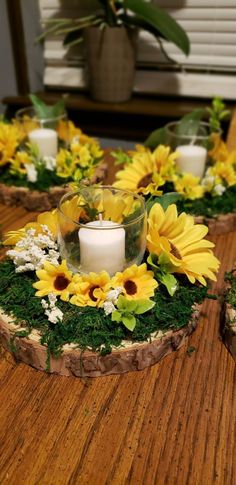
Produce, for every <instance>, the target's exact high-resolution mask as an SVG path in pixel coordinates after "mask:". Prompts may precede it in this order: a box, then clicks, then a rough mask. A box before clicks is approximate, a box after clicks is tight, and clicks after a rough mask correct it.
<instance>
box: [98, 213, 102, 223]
mask: <svg viewBox="0 0 236 485" xmlns="http://www.w3.org/2000/svg"><path fill="white" fill-rule="evenodd" d="M98 218H99V222H100V226H102V214H101V212H100V213H99V214H98Z"/></svg>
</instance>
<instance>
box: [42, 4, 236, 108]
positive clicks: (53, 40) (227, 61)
mask: <svg viewBox="0 0 236 485" xmlns="http://www.w3.org/2000/svg"><path fill="white" fill-rule="evenodd" d="M153 3H156V4H157V5H158V6H160V7H162V8H165V9H166V10H167V11H168V12H169V13H170V14H171V15H172V16H173V17H174V18H175V20H177V21H178V22H179V24H180V25H181V26H182V27H183V28H184V29H185V30H186V32H187V33H188V35H189V38H190V42H191V53H190V55H189V56H188V57H185V55H184V54H182V52H181V51H180V50H179V49H178V48H177V47H176V46H175V45H173V44H171V43H168V42H165V43H164V47H165V49H166V51H167V52H168V55H169V56H170V57H171V58H172V59H173V60H175V61H176V63H178V64H170V63H169V62H168V61H167V59H166V58H165V57H164V56H163V54H162V52H161V49H160V46H159V44H158V42H157V41H156V39H155V38H154V37H153V36H152V35H151V34H148V33H147V32H145V31H142V32H140V34H139V39H138V53H137V67H136V76H135V84H134V91H136V92H139V93H149V94H152V93H153V94H172V95H185V96H201V97H212V96H215V95H218V96H222V97H223V98H225V99H236V0H224V2H222V0H221V2H219V0H153ZM39 4H40V12H41V18H42V19H47V18H53V17H65V18H71V17H78V16H79V15H86V14H87V13H89V12H91V10H93V8H94V7H95V5H96V1H89V2H88V1H86V0H39ZM44 59H45V72H44V83H45V85H46V86H48V87H51V88H52V87H54V88H61V87H63V88H71V89H73V88H77V89H78V88H83V87H85V86H86V60H85V59H84V53H83V48H82V46H81V45H80V46H74V47H73V48H72V49H69V50H68V49H66V48H65V47H64V46H63V42H62V39H60V38H58V37H53V36H51V37H48V38H47V40H46V42H45V48H44Z"/></svg>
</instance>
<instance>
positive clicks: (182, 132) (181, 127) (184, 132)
mask: <svg viewBox="0 0 236 485" xmlns="http://www.w3.org/2000/svg"><path fill="white" fill-rule="evenodd" d="M203 114H204V109H202V108H197V109H195V110H193V111H192V112H191V113H188V114H187V115H185V116H183V117H182V118H181V119H180V121H179V123H178V124H177V128H176V135H178V136H195V135H196V134H197V132H198V130H199V125H200V122H201V120H202V117H203Z"/></svg>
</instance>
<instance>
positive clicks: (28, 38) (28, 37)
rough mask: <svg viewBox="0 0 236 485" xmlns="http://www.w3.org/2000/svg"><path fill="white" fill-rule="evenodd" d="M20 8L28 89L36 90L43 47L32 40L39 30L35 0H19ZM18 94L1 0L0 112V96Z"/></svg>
mask: <svg viewBox="0 0 236 485" xmlns="http://www.w3.org/2000/svg"><path fill="white" fill-rule="evenodd" d="M21 9H22V16H23V25H24V36H25V46H26V55H27V63H28V76H29V82H30V91H31V92H35V91H40V90H42V89H43V53H42V51H43V48H42V46H41V45H39V44H35V38H36V37H37V35H39V33H40V31H41V28H40V23H39V10H38V2H37V1H36V0H33V1H32V0H21ZM19 62H20V59H19ZM17 94H19V93H18V91H17V84H16V78H15V68H14V59H13V55H12V47H11V38H10V31H9V23H8V17H7V8H6V0H0V113H3V112H4V109H5V107H4V105H3V104H2V99H3V98H4V97H5V96H14V95H17Z"/></svg>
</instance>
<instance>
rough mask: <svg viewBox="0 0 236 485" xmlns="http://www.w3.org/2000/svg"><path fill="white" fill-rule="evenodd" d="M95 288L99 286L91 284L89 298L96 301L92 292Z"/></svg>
mask: <svg viewBox="0 0 236 485" xmlns="http://www.w3.org/2000/svg"><path fill="white" fill-rule="evenodd" d="M96 288H99V286H91V288H90V290H89V298H91V300H92V301H97V298H96V296H94V294H93V292H94V290H96Z"/></svg>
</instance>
